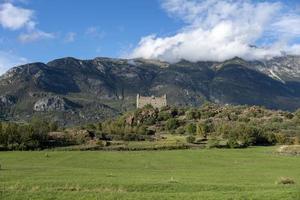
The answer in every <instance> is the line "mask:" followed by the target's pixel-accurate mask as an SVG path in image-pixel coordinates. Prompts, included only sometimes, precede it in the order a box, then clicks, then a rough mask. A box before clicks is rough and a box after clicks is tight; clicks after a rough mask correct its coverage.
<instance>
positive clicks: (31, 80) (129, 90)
mask: <svg viewBox="0 0 300 200" xmlns="http://www.w3.org/2000/svg"><path fill="white" fill-rule="evenodd" d="M137 93H140V94H142V95H158V96H160V95H163V94H167V96H168V103H169V104H172V105H179V106H180V105H181V106H187V105H189V106H198V105H201V104H202V103H204V102H205V101H212V102H215V103H220V104H248V105H262V106H265V107H268V108H272V109H283V110H295V109H297V108H298V107H300V57H299V56H283V57H276V58H272V59H269V60H263V61H245V60H243V59H240V58H233V59H231V60H227V61H224V62H195V63H193V62H189V61H186V60H182V61H180V62H178V63H167V62H161V61H157V60H146V59H132V60H126V59H111V58H95V59H92V60H79V59H75V58H70V57H68V58H61V59H57V60H53V61H51V62H49V63H46V64H44V63H31V64H26V65H22V66H18V67H15V68H12V69H11V70H9V71H8V72H7V73H5V74H4V75H2V76H1V77H0V111H1V115H0V117H1V118H2V119H3V120H17V121H26V120H29V119H30V118H32V117H48V118H51V120H56V121H59V122H63V123H64V124H65V125H72V124H82V123H88V122H94V121H101V120H104V119H106V118H108V117H114V116H116V115H119V114H120V113H121V112H125V111H127V110H131V109H134V108H135V99H136V94H137Z"/></svg>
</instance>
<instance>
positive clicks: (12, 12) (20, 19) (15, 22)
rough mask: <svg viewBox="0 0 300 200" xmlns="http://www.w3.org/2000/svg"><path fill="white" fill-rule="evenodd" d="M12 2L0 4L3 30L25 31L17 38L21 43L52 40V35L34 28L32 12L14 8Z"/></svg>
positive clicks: (0, 18)
mask: <svg viewBox="0 0 300 200" xmlns="http://www.w3.org/2000/svg"><path fill="white" fill-rule="evenodd" d="M19 1H20V0H19ZM13 2H15V1H12V0H10V1H6V3H3V4H0V25H1V26H2V27H3V28H5V29H9V30H13V31H16V30H19V29H25V30H26V32H23V33H21V34H20V35H19V37H18V39H19V41H20V42H22V43H28V42H34V41H37V40H41V39H50V38H54V35H53V34H52V33H47V32H45V31H42V30H40V29H38V28H36V24H37V23H36V21H35V20H34V11H33V10H30V9H25V8H21V7H17V6H14V5H13V4H12V3H13Z"/></svg>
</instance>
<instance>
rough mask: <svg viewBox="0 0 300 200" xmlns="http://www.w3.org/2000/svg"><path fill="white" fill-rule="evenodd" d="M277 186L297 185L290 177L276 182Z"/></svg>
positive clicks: (281, 178)
mask: <svg viewBox="0 0 300 200" xmlns="http://www.w3.org/2000/svg"><path fill="white" fill-rule="evenodd" d="M276 184H278V185H293V184H295V181H294V180H293V179H292V178H289V177H280V178H279V179H278V180H277V181H276Z"/></svg>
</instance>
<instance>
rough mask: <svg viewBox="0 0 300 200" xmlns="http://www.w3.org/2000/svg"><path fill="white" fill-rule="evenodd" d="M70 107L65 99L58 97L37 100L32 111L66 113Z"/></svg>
mask: <svg viewBox="0 0 300 200" xmlns="http://www.w3.org/2000/svg"><path fill="white" fill-rule="evenodd" d="M71 108H72V106H71V105H69V103H68V101H67V100H66V99H65V98H61V97H59V96H52V97H45V98H42V99H40V100H38V101H37V102H36V103H35V104H34V106H33V110H34V111H38V112H46V111H66V110H68V109H71Z"/></svg>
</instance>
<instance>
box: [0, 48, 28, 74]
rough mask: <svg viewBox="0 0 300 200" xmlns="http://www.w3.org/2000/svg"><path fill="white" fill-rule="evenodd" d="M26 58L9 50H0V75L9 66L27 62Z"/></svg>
mask: <svg viewBox="0 0 300 200" xmlns="http://www.w3.org/2000/svg"><path fill="white" fill-rule="evenodd" d="M27 62H28V60H27V59H26V58H22V57H19V56H16V55H14V54H13V53H11V52H4V51H0V75H2V74H3V73H5V72H6V71H7V70H8V69H10V68H11V67H14V66H16V65H21V64H25V63H27Z"/></svg>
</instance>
